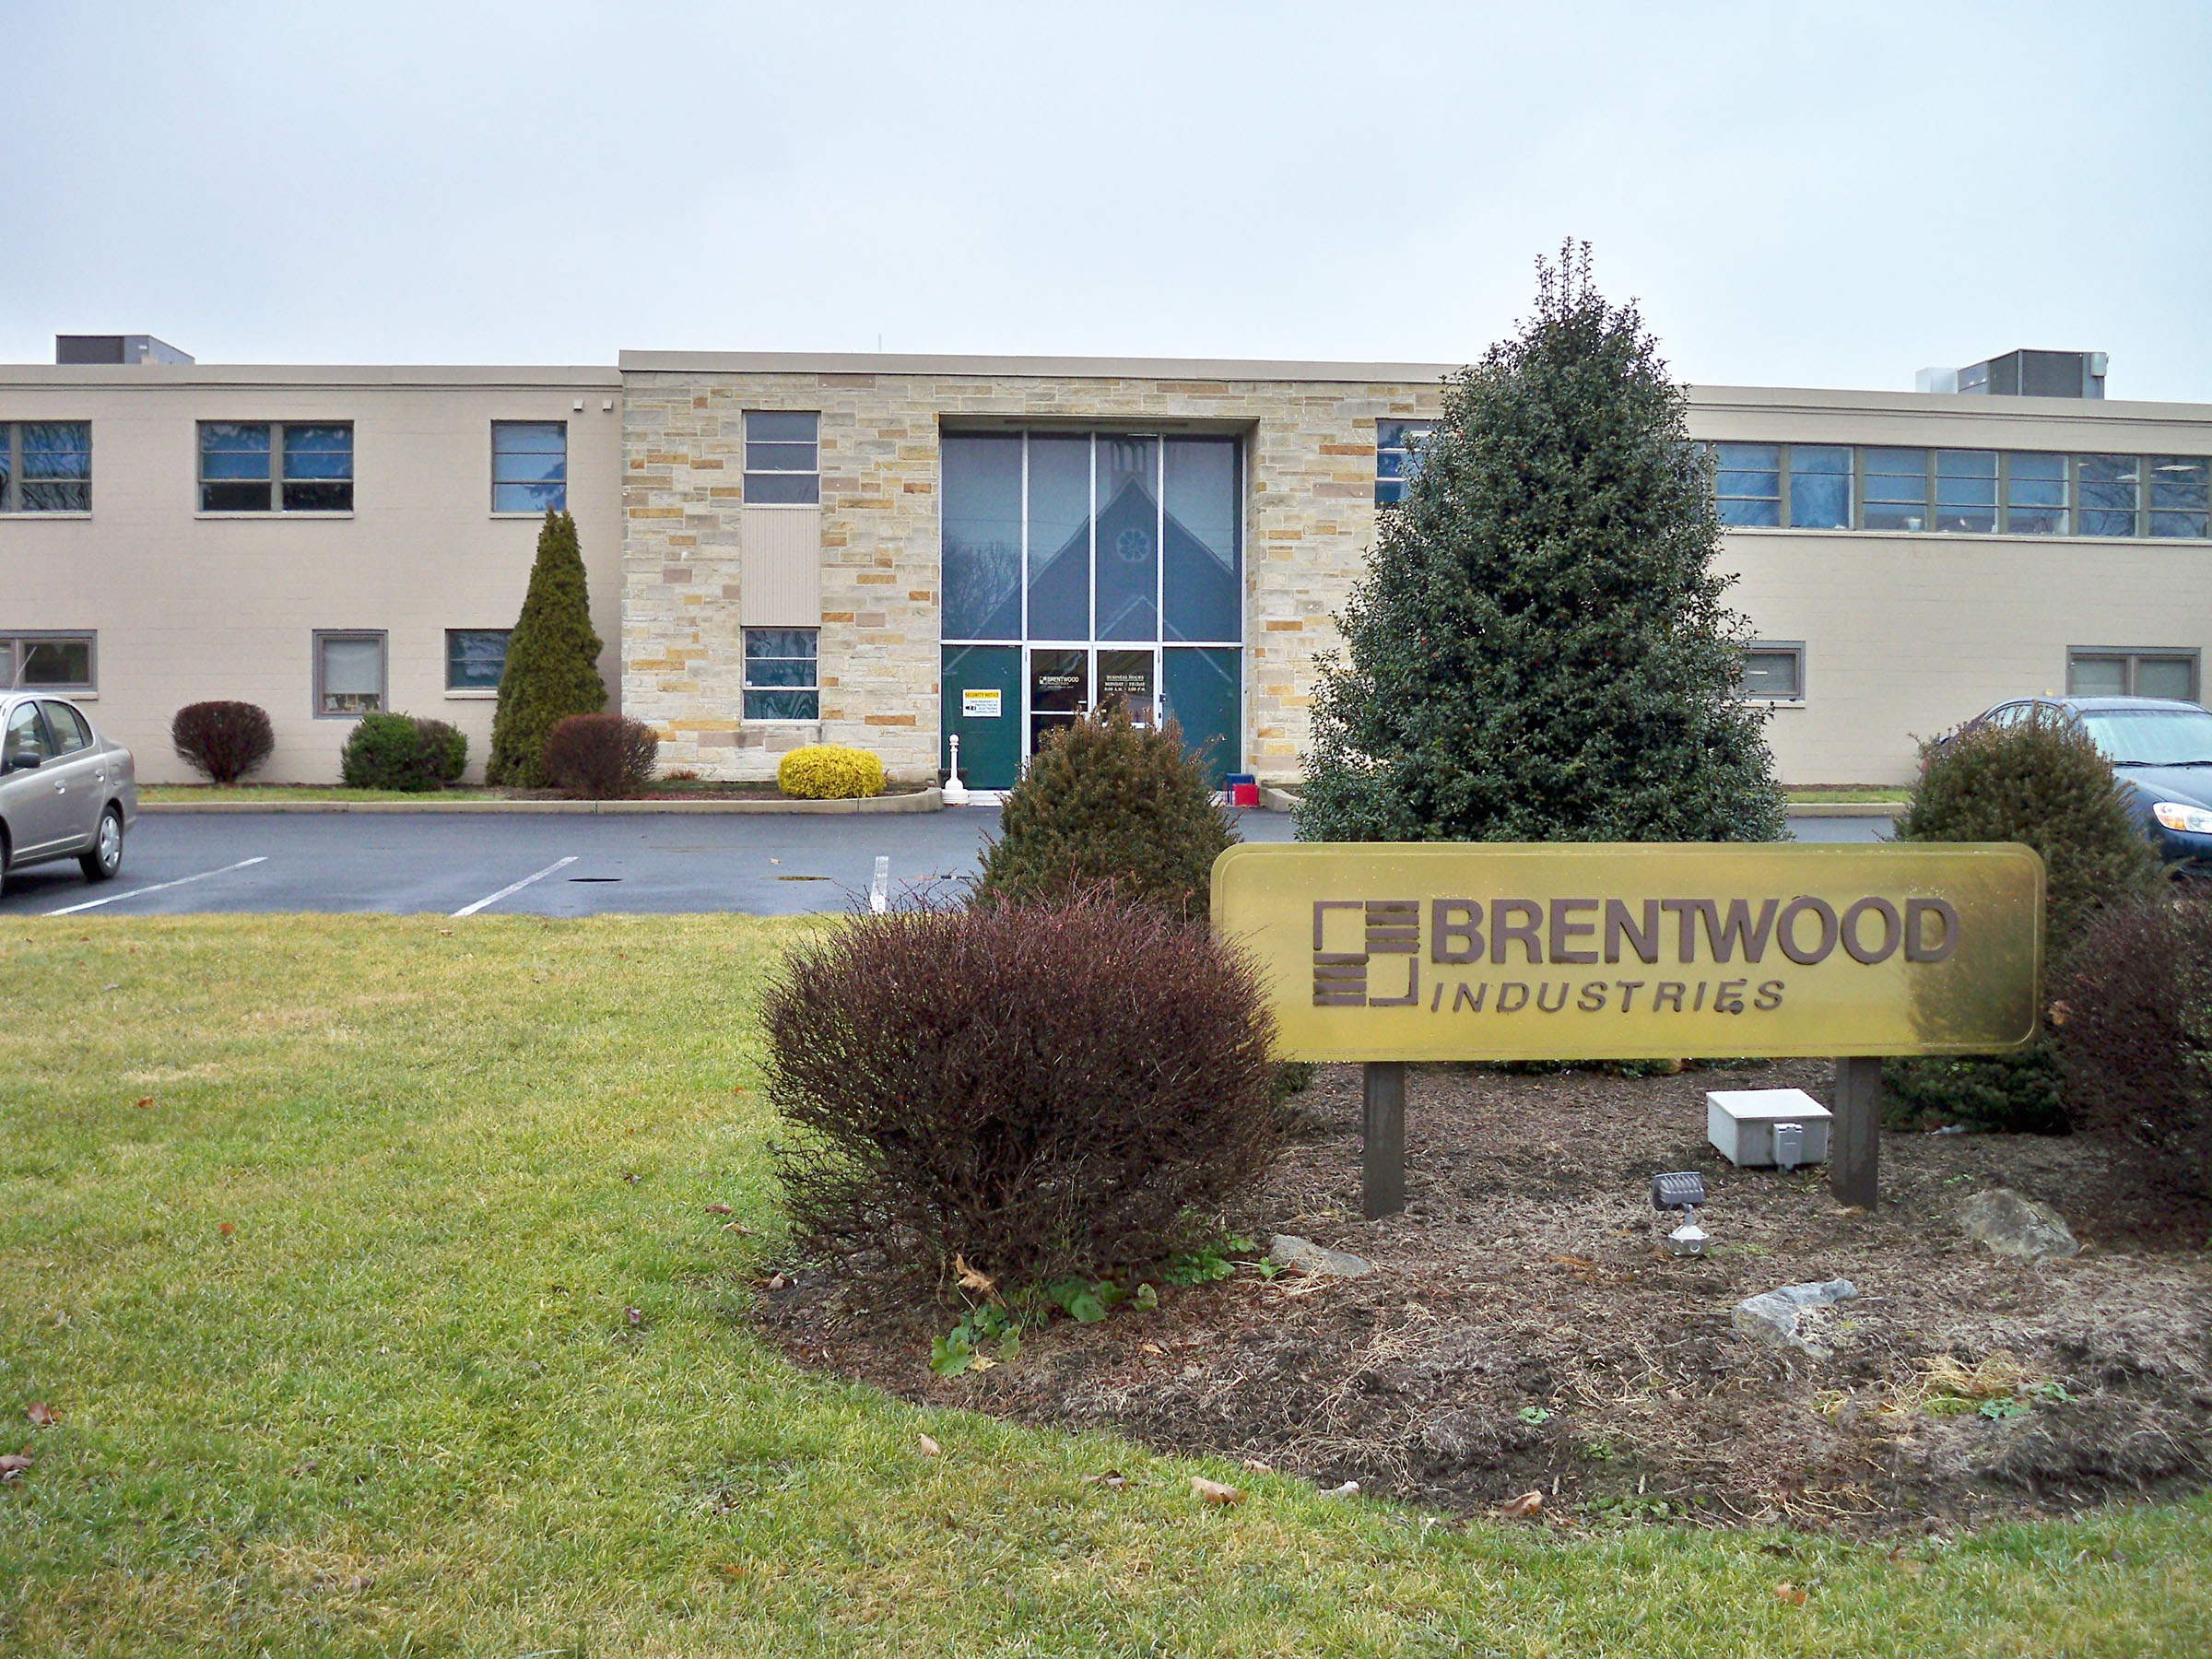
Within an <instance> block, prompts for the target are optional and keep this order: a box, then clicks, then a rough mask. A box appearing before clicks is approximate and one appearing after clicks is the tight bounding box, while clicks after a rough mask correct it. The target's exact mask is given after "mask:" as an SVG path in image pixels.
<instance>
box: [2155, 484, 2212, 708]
mask: <svg viewBox="0 0 2212 1659" xmlns="http://www.w3.org/2000/svg"><path fill="white" fill-rule="evenodd" d="M2208 518H2212V461H2207V460H2206V459H2205V458H2204V457H2203V456H2201V455H2197V456H2191V455H2153V456H2151V457H2150V533H2151V535H2186V536H2194V537H2195V538H2196V539H2198V540H2200V541H2201V540H2203V539H2204V538H2205V536H2206V534H2207V529H2208V525H2207V519H2208ZM2146 695H2148V693H2146Z"/></svg>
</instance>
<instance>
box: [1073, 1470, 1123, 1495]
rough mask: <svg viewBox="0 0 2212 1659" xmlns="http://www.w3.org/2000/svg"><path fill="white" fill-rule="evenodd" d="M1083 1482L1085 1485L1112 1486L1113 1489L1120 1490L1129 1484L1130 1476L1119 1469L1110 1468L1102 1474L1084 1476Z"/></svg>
mask: <svg viewBox="0 0 2212 1659" xmlns="http://www.w3.org/2000/svg"><path fill="white" fill-rule="evenodd" d="M1083 1484H1084V1485H1085V1486H1102V1487H1111V1488H1112V1489H1113V1490H1115V1491H1117V1492H1118V1491H1120V1490H1121V1489H1122V1488H1124V1487H1125V1486H1127V1485H1128V1484H1129V1477H1127V1476H1126V1475H1124V1474H1123V1473H1122V1472H1121V1471H1120V1470H1119V1469H1108V1470H1107V1471H1106V1472H1105V1473H1104V1474H1102V1475H1086V1476H1084V1477H1083Z"/></svg>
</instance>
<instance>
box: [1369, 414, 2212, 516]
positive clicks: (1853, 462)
mask: <svg viewBox="0 0 2212 1659" xmlns="http://www.w3.org/2000/svg"><path fill="white" fill-rule="evenodd" d="M1434 425H1435V423H1434V422H1433V421H1426V420H1384V421H1378V422H1377V423H1376V426H1375V502H1376V504H1377V505H1378V506H1385V507H1387V506H1393V505H1395V504H1396V503H1397V502H1400V501H1403V500H1405V499H1406V488H1407V486H1408V484H1409V483H1410V481H1411V480H1412V478H1413V477H1414V474H1415V473H1416V471H1417V470H1418V465H1419V454H1420V450H1419V444H1420V440H1421V439H1422V438H1423V437H1425V436H1426V435H1427V434H1428V433H1429V432H1430V430H1431V429H1433V427H1434ZM1708 447H1709V448H1710V450H1711V451H1712V458H1713V465H1714V473H1713V477H1714V494H1715V498H1716V504H1717V506H1718V508H1719V510H1720V518H1721V523H1722V524H1726V525H1730V526H1732V527H1733V526H1747V527H1751V528H1762V527H1763V528H1775V529H1781V528H1785V527H1786V528H1790V529H1800V530H1907V531H1927V532H1934V533H1935V534H1939V535H1995V534H1998V533H2000V532H2001V533H2003V534H2005V535H2135V536H2159V537H2184V538H2191V539H2199V540H2201V539H2204V538H2205V537H2206V536H2207V535H2212V457H2206V456H2204V455H2070V454H2053V453H2032V452H2014V451H2002V452H2000V451H1997V450H1948V449H1907V448H1881V447H1877V446H1873V445H1858V444H1847V443H1715V444H1712V445H1709V446H1708Z"/></svg>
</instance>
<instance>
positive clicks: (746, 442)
mask: <svg viewBox="0 0 2212 1659" xmlns="http://www.w3.org/2000/svg"><path fill="white" fill-rule="evenodd" d="M756 415H811V416H813V417H814V470H813V471H812V472H810V473H808V472H796V471H788V472H787V471H781V470H779V471H763V472H758V473H756V472H755V471H753V469H752V444H753V417H754V416H756ZM796 441H797V440H796V439H792V438H763V439H762V440H761V442H763V443H795V442H796ZM737 443H738V474H737V484H738V488H739V489H740V490H742V491H743V492H744V493H743V494H742V495H740V496H739V497H738V504H739V505H740V506H744V507H819V506H820V505H821V504H822V412H821V410H819V409H747V410H745V411H743V414H742V417H741V424H740V426H739V428H738V432H737ZM755 478H812V479H813V480H814V500H811V501H756V500H753V499H752V497H753V489H752V484H753V480H754V479H755ZM786 689H788V688H786Z"/></svg>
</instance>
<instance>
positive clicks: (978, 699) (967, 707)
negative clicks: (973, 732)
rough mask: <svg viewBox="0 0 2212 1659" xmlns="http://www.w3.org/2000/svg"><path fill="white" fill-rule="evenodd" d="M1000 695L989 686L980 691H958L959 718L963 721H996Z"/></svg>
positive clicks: (964, 689)
mask: <svg viewBox="0 0 2212 1659" xmlns="http://www.w3.org/2000/svg"><path fill="white" fill-rule="evenodd" d="M1000 696H1001V693H1000V691H999V689H998V688H997V687H995V686H991V687H987V688H982V689H981V690H978V689H974V688H968V687H963V688H961V690H960V718H962V719H963V720H996V719H997V718H998V717H999V700H1000Z"/></svg>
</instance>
